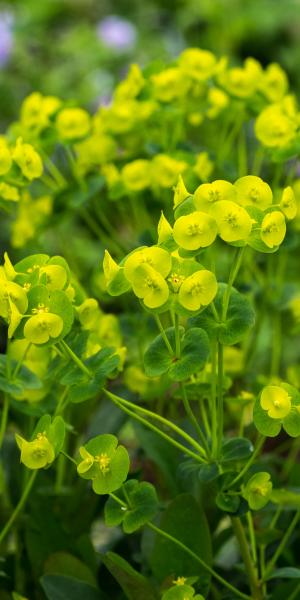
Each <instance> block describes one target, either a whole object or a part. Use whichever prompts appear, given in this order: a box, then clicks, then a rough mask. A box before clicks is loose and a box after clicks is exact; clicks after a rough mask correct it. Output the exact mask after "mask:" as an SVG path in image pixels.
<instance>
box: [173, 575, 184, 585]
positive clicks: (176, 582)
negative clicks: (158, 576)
mask: <svg viewBox="0 0 300 600" xmlns="http://www.w3.org/2000/svg"><path fill="white" fill-rule="evenodd" d="M185 582H186V577H177V579H174V581H172V583H174V585H184V584H185Z"/></svg>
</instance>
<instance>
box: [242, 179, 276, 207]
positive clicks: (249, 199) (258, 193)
mask: <svg viewBox="0 0 300 600" xmlns="http://www.w3.org/2000/svg"><path fill="white" fill-rule="evenodd" d="M234 187H235V188H236V190H237V201H238V202H239V204H241V205H242V206H248V205H254V206H257V207H258V208H260V209H261V210H264V209H265V208H268V206H270V205H271V204H272V200H273V193H272V190H271V188H270V186H269V185H268V184H267V183H266V182H265V181H263V180H262V179H261V178H260V177H256V175H245V177H240V178H239V179H237V181H236V182H235V183H234Z"/></svg>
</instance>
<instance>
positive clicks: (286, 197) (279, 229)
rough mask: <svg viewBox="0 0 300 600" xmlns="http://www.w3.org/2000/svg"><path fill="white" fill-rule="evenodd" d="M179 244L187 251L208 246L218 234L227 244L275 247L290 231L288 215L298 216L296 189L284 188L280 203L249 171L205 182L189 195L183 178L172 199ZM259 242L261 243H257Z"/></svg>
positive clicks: (259, 179) (268, 187) (174, 229)
mask: <svg viewBox="0 0 300 600" xmlns="http://www.w3.org/2000/svg"><path fill="white" fill-rule="evenodd" d="M174 208H175V216H176V215H177V214H178V212H183V213H184V214H182V216H178V218H177V219H176V221H175V224H174V227H173V236H174V240H175V242H176V243H177V244H178V246H179V247H180V248H183V249H184V250H190V251H192V250H193V251H195V250H200V249H201V248H205V247H207V246H210V245H211V244H212V243H213V242H214V240H215V238H216V236H217V235H218V236H219V237H220V238H221V239H222V240H223V241H224V242H227V243H229V244H237V245H245V244H249V245H250V246H253V247H254V248H256V249H258V250H262V251H264V249H266V250H267V251H268V249H270V250H273V249H276V248H277V247H278V246H279V245H280V244H281V243H282V242H283V240H284V238H285V234H286V218H287V219H294V218H295V216H296V214H297V204H296V199H295V195H294V192H293V190H292V188H291V187H290V186H288V187H286V188H285V189H284V190H283V191H282V193H281V196H280V197H279V198H278V201H276V202H275V200H274V199H273V193H272V190H271V188H270V186H269V185H268V184H267V183H266V182H265V181H263V180H262V179H261V178H260V177H257V176H255V175H246V176H244V177H240V178H239V179H237V180H236V181H235V182H234V183H233V184H232V183H229V182H228V181H224V180H216V181H213V182H212V183H203V184H201V185H200V186H199V187H198V188H197V189H196V190H195V192H194V194H190V195H189V194H188V192H187V190H186V188H185V186H184V184H183V181H182V179H180V180H179V182H178V185H177V188H176V190H175V197H174ZM259 244H260V245H259Z"/></svg>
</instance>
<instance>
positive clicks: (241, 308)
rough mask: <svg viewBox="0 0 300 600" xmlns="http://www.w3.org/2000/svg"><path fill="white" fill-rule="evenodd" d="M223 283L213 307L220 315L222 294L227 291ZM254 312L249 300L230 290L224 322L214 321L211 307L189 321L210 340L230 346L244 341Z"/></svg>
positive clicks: (253, 317) (252, 323) (253, 318)
mask: <svg viewBox="0 0 300 600" xmlns="http://www.w3.org/2000/svg"><path fill="white" fill-rule="evenodd" d="M227 287H228V286H227V285H226V284H225V283H220V284H219V289H218V293H217V296H216V298H215V301H214V302H215V307H216V309H217V311H218V314H219V315H221V314H222V306H223V299H224V294H225V293H226V290H227ZM254 322H255V312H254V309H253V307H252V305H251V304H250V302H249V300H248V299H247V298H246V297H245V296H243V295H242V294H240V292H238V291H237V290H236V289H235V288H232V289H231V292H230V298H229V304H228V311H227V316H226V320H225V321H224V322H220V321H216V319H215V316H214V313H213V311H212V309H211V306H208V307H207V308H206V309H205V310H203V311H202V312H201V313H200V314H199V315H198V316H197V317H193V318H192V319H190V323H191V324H192V325H193V326H195V327H202V328H203V329H205V331H206V332H207V333H208V335H209V336H210V337H212V338H216V339H217V340H218V341H219V342H221V344H224V345H226V346H231V345H233V344H237V343H238V342H240V341H241V340H243V339H244V337H245V335H246V334H247V332H248V331H249V329H251V327H253V325H254Z"/></svg>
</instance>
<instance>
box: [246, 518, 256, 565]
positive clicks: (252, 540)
mask: <svg viewBox="0 0 300 600" xmlns="http://www.w3.org/2000/svg"><path fill="white" fill-rule="evenodd" d="M246 516H247V521H248V528H249V537H250V544H251V550H252V557H253V562H254V564H255V565H257V550H256V540H255V531H254V525H253V518H252V513H251V512H250V510H249V511H248V512H247V515H246Z"/></svg>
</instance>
